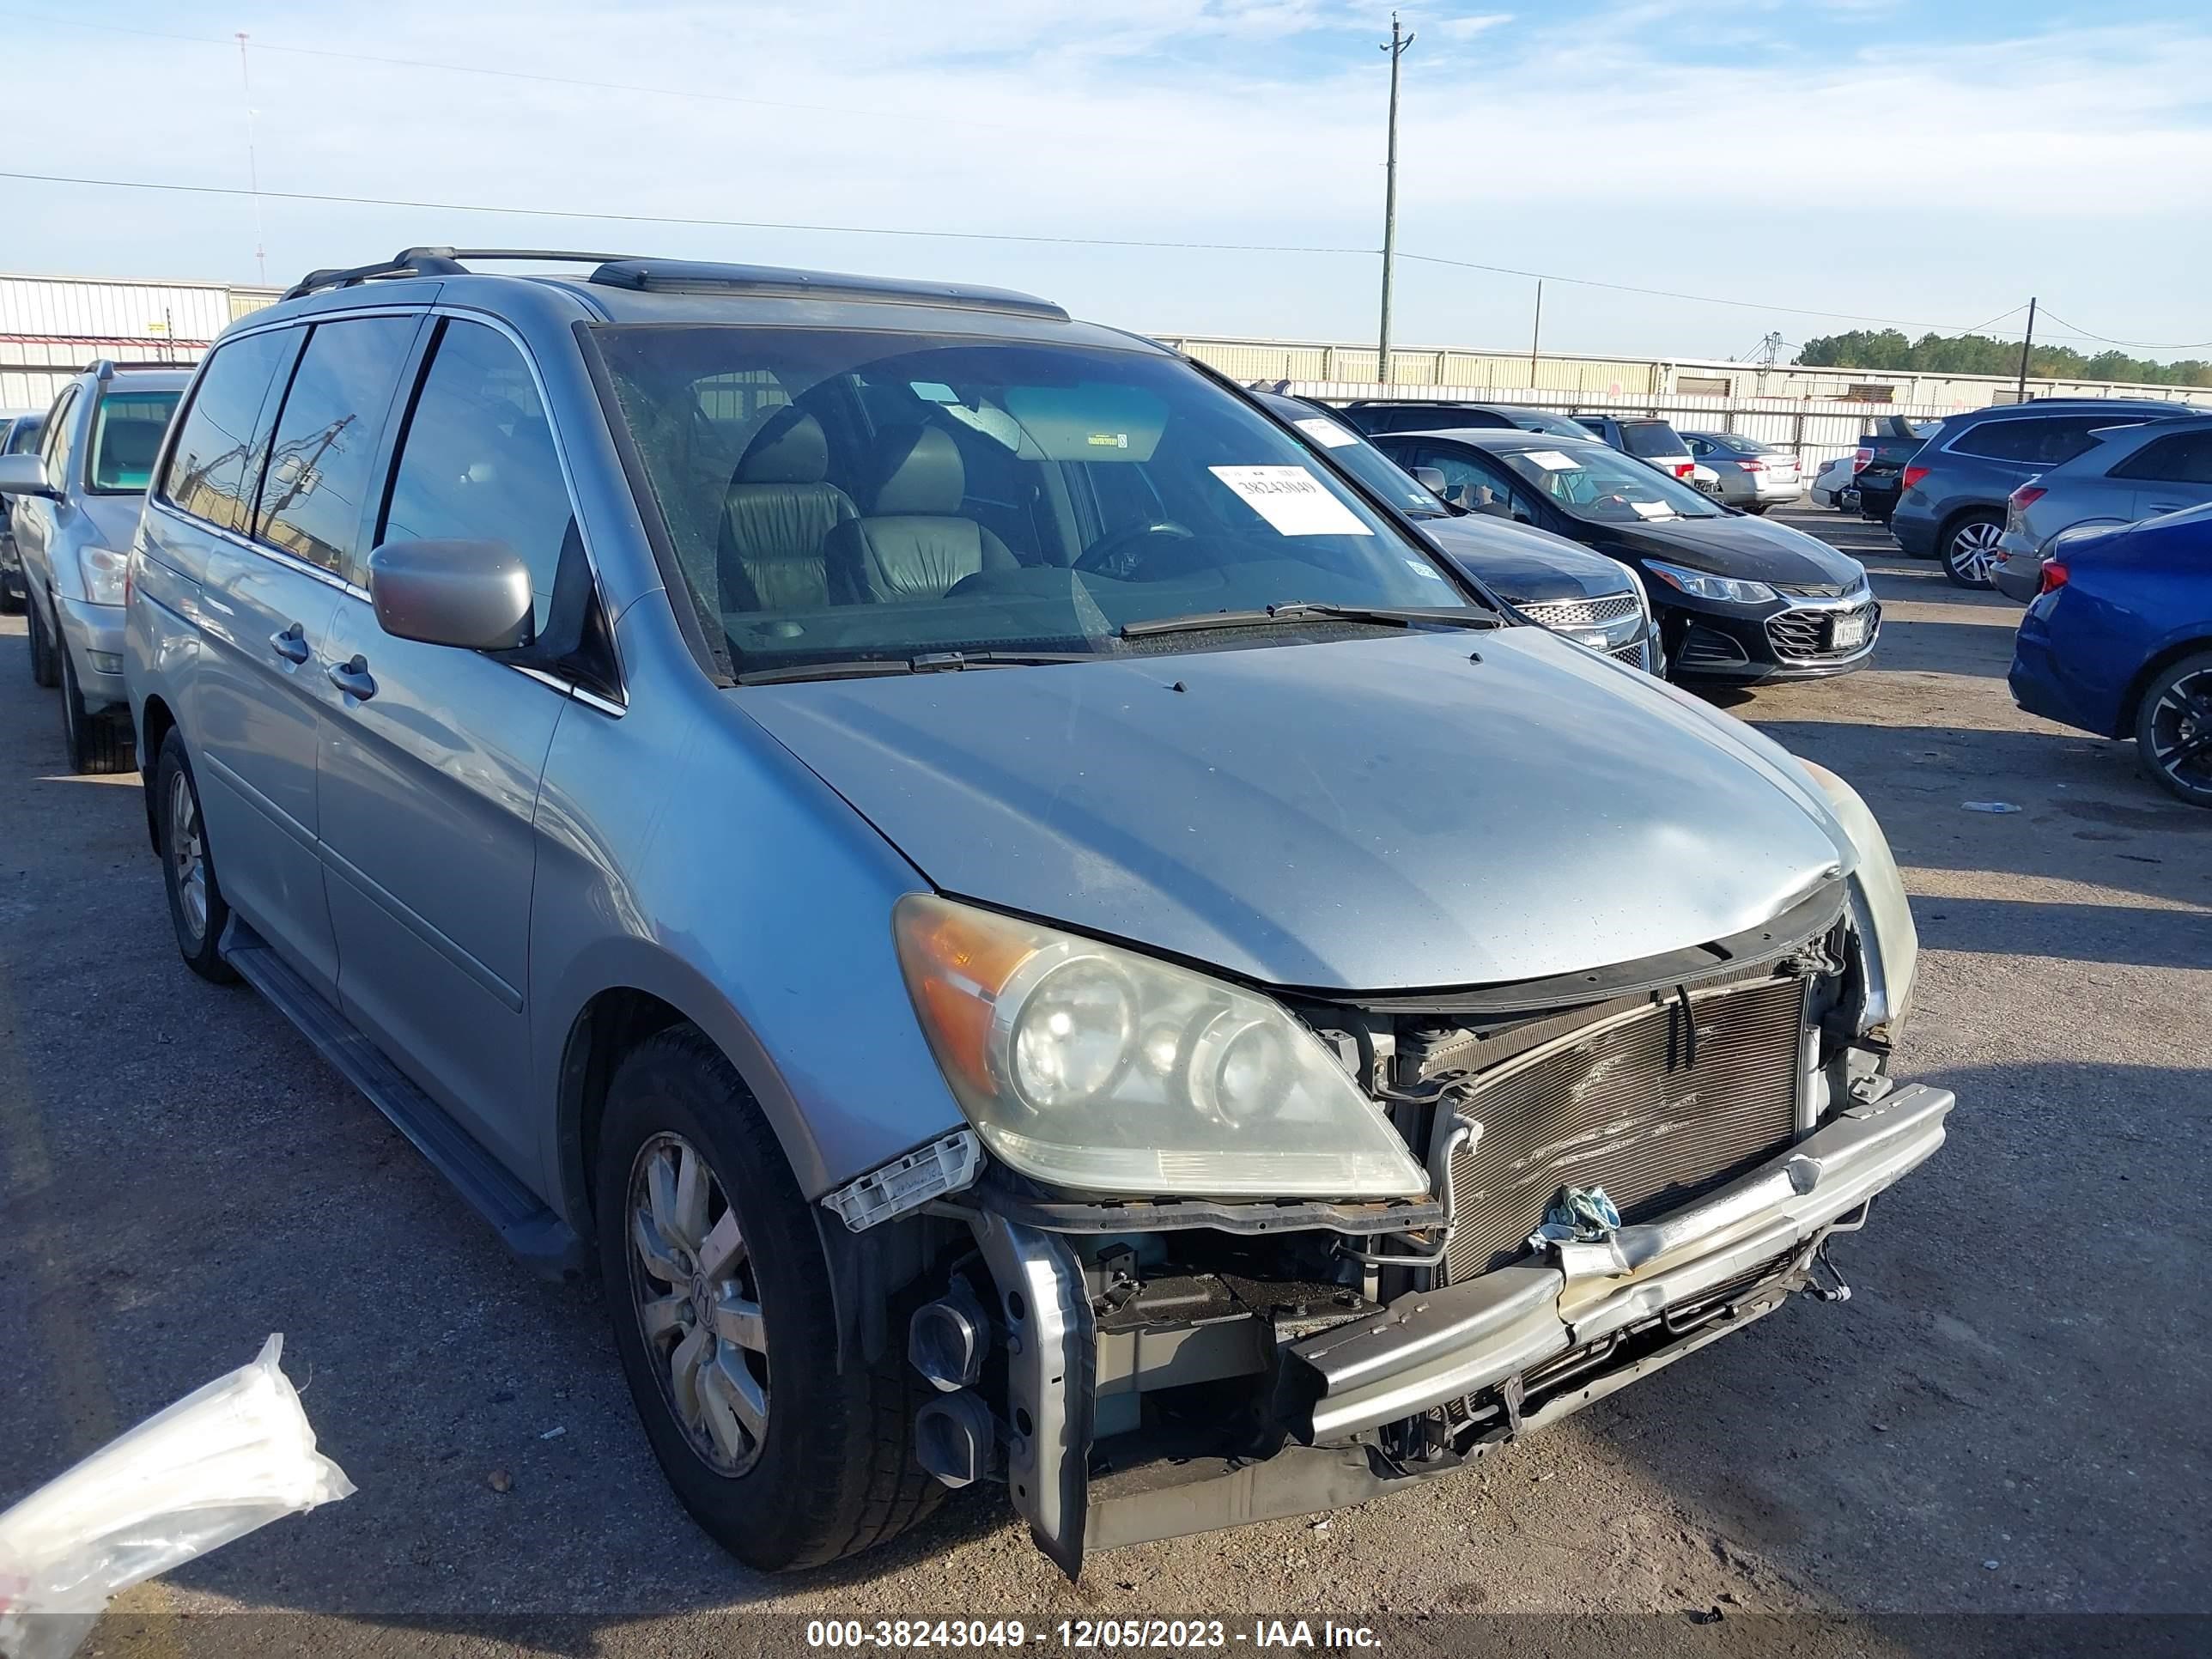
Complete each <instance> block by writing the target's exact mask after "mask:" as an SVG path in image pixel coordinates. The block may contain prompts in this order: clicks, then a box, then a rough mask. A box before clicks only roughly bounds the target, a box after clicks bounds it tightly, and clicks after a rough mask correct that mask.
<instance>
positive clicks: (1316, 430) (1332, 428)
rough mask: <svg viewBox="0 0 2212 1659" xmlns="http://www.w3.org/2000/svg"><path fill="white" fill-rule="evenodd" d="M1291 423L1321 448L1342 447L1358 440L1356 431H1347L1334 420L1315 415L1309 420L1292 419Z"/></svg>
mask: <svg viewBox="0 0 2212 1659" xmlns="http://www.w3.org/2000/svg"><path fill="white" fill-rule="evenodd" d="M1291 425H1293V426H1295V427H1297V429H1298V430H1299V431H1301V432H1303V433H1304V434H1305V435H1306V436H1307V437H1309V438H1311V439H1312V440H1313V441H1315V442H1316V443H1317V444H1319V445H1320V446H1321V447H1322V448H1323V449H1343V448H1346V447H1349V446H1350V445H1352V444H1356V443H1358V441H1359V435H1358V434H1357V433H1354V432H1347V431H1346V430H1345V428H1342V427H1340V426H1339V425H1338V424H1337V423H1336V422H1334V421H1325V420H1322V418H1321V417H1320V416H1317V415H1316V416H1314V418H1313V419H1311V420H1310V421H1293V422H1291Z"/></svg>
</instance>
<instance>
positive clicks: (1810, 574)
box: [1590, 513, 1865, 587]
mask: <svg viewBox="0 0 2212 1659" xmlns="http://www.w3.org/2000/svg"><path fill="white" fill-rule="evenodd" d="M1590 528H1591V529H1592V530H1593V531H1595V532H1598V533H1597V534H1596V535H1595V536H1594V537H1593V538H1592V539H1593V540H1594V541H1598V542H1600V543H1601V544H1603V545H1606V546H1608V547H1614V548H1618V549H1620V550H1622V551H1624V552H1628V553H1633V554H1641V555H1642V556H1644V557H1646V558H1654V559H1664V560H1666V561H1667V562H1668V563H1670V564H1679V565H1684V566H1686V567H1687V568H1690V569H1692V570H1704V571H1708V572H1710V573H1711V574H1714V575H1717V576H1740V577H1743V578H1746V579H1747V580H1752V581H1762V582H1786V583H1788V584H1789V585H1790V586H1793V587H1795V586H1822V585H1827V584H1832V583H1846V582H1855V581H1857V580H1858V579H1859V577H1860V576H1861V575H1862V574H1864V571H1865V567H1864V566H1863V565H1861V564H1860V563H1859V562H1858V561H1857V559H1854V558H1852V557H1851V556H1850V555H1849V554H1847V553H1838V551H1836V550H1835V549H1834V548H1832V547H1830V546H1829V545H1828V544H1826V542H1823V541H1820V540H1819V539H1817V538H1814V537H1811V536H1808V535H1807V534H1806V533H1805V532H1803V531H1802V530H1792V529H1791V528H1790V526H1788V525H1782V524H1769V523H1767V522H1766V520H1764V519H1761V518H1759V517H1757V516H1755V515H1753V514H1752V513H1731V514H1728V515H1725V516H1723V517H1721V518H1717V519H1676V520H1653V521H1651V522H1650V523H1640V524H1632V525H1593V526H1590Z"/></svg>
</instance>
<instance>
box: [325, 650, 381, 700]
mask: <svg viewBox="0 0 2212 1659" xmlns="http://www.w3.org/2000/svg"><path fill="white" fill-rule="evenodd" d="M331 684H332V685H335V686H336V687H337V689H338V690H341V691H343V692H344V693H345V694H346V695H347V696H349V697H359V698H360V699H361V700H362V702H368V700H369V699H370V698H371V697H373V696H375V695H376V682H375V681H374V679H372V678H369V672H368V658H366V657H364V656H362V655H361V654H359V653H355V656H354V659H353V660H352V661H351V662H334V663H332V664H331Z"/></svg>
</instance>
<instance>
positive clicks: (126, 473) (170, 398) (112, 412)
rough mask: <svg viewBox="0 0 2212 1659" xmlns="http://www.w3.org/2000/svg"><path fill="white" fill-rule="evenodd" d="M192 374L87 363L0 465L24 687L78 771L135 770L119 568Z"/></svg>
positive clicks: (155, 367)
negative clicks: (43, 702)
mask: <svg viewBox="0 0 2212 1659" xmlns="http://www.w3.org/2000/svg"><path fill="white" fill-rule="evenodd" d="M188 380H191V370H190V369H189V368H169V367H165V366H162V365H159V364H155V365H147V366H141V365H138V364H134V363H111V362H106V361H104V360H103V361H101V362H95V363H94V364H93V365H92V366H91V367H90V368H88V369H86V370H85V372H84V373H83V374H79V375H77V376H76V378H75V379H74V380H70V381H69V382H68V383H67V384H66V385H64V386H63V387H62V389H61V392H60V393H59V395H58V396H57V397H56V398H55V399H54V403H53V407H52V410H49V411H48V413H47V415H46V425H45V428H44V429H43V430H42V431H41V432H40V436H39V447H38V449H37V451H36V453H11V454H7V455H0V495H6V496H7V497H8V498H9V515H8V516H9V531H10V532H11V534H12V535H13V538H14V540H15V554H16V558H17V561H18V562H19V563H20V564H21V573H22V574H21V580H22V585H23V594H24V601H25V609H26V611H27V613H28V616H29V619H30V626H29V632H30V636H31V678H33V680H34V681H36V682H37V683H38V684H40V685H44V686H58V687H59V688H60V690H61V694H62V740H63V744H64V752H65V753H66V754H67V756H68V757H69V763H70V767H71V768H72V769H75V770H76V771H79V772H127V771H129V770H130V769H131V766H132V765H133V764H134V763H135V757H134V755H133V752H132V747H131V719H130V711H129V709H128V708H127V707H126V706H125V696H124V689H123V603H124V598H125V586H126V582H125V565H126V563H127V562H128V560H129V557H130V549H131V537H132V535H133V534H134V533H135V532H137V527H138V512H139V508H140V507H141V506H142V505H143V502H144V501H145V498H146V485H147V483H148V481H149V479H150V478H151V477H153V467H154V455H155V451H157V450H158V449H159V448H160V447H161V435H162V434H163V432H164V431H166V430H167V428H168V424H169V417H170V416H171V415H172V414H173V413H174V412H175V410H176V407H177V398H179V395H181V394H182V392H183V391H184V389H185V383H186V382H187V381H188Z"/></svg>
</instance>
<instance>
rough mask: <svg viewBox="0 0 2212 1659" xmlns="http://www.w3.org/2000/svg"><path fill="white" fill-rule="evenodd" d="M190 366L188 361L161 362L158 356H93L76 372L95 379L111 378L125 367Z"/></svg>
mask: <svg viewBox="0 0 2212 1659" xmlns="http://www.w3.org/2000/svg"><path fill="white" fill-rule="evenodd" d="M132 368H191V364H190V363H179V362H162V361H161V359H159V358H146V359H139V358H124V359H122V360H120V361H118V360H117V359H115V358H113V357H94V359H93V360H92V361H91V362H88V363H87V364H86V365H85V366H84V367H83V368H81V369H79V370H78V371H77V373H78V374H89V375H91V376H92V377H93V379H94V380H113V379H114V378H115V377H116V375H117V374H118V373H120V372H121V371H123V370H125V369H132Z"/></svg>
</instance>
